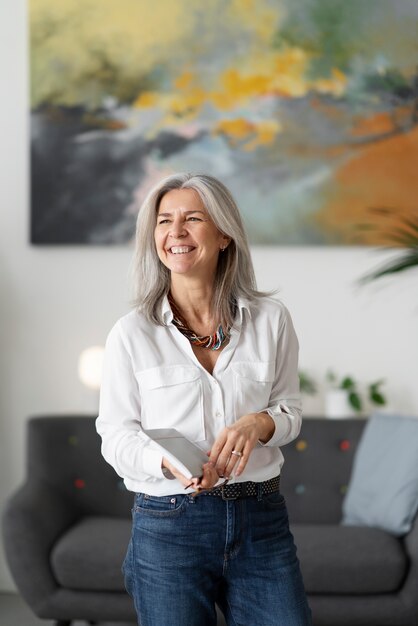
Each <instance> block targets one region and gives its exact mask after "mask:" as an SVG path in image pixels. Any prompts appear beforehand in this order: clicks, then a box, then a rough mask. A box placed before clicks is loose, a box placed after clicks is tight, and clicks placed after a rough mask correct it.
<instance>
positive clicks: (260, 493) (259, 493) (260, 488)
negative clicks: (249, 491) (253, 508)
mask: <svg viewBox="0 0 418 626" xmlns="http://www.w3.org/2000/svg"><path fill="white" fill-rule="evenodd" d="M262 499H263V485H262V484H261V483H258V485H257V500H258V501H259V502H260V500H262Z"/></svg>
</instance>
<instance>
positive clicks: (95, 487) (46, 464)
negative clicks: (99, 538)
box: [27, 415, 133, 517]
mask: <svg viewBox="0 0 418 626" xmlns="http://www.w3.org/2000/svg"><path fill="white" fill-rule="evenodd" d="M100 447H101V440H100V437H99V435H98V434H97V432H96V429H95V418H94V417H92V416H91V415H88V416H86V415H63V416H57V417H55V416H54V417H52V416H47V417H34V418H31V419H30V420H29V422H28V430H27V478H28V480H40V481H42V482H46V483H48V484H49V485H50V486H51V487H52V488H54V489H56V490H58V491H59V492H60V493H61V494H62V495H64V496H65V497H66V498H67V499H70V500H71V501H73V502H74V505H75V506H76V507H77V508H79V509H80V512H82V513H83V514H86V515H111V516H115V517H128V516H129V515H130V512H131V508H132V501H133V494H132V493H130V492H128V491H127V490H126V489H125V486H124V484H123V481H122V479H121V478H119V476H117V474H116V473H115V471H114V469H113V468H112V467H111V466H110V465H108V464H107V463H106V461H105V460H104V459H103V457H102V455H101V451H100Z"/></svg>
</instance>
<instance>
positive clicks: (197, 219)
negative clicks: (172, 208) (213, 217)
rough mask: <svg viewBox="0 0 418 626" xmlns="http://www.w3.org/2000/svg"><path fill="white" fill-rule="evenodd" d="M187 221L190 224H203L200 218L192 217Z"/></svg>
mask: <svg viewBox="0 0 418 626" xmlns="http://www.w3.org/2000/svg"><path fill="white" fill-rule="evenodd" d="M187 221H188V222H190V221H192V222H201V221H202V220H201V219H200V217H193V216H190V217H188V218H187Z"/></svg>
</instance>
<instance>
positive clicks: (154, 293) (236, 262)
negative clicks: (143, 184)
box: [132, 173, 267, 328]
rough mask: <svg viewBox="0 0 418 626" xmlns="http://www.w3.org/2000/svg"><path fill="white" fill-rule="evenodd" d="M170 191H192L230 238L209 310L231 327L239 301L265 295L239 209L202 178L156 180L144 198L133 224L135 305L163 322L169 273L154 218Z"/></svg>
mask: <svg viewBox="0 0 418 626" xmlns="http://www.w3.org/2000/svg"><path fill="white" fill-rule="evenodd" d="M174 189H193V190H194V191H196V192H197V193H198V194H199V196H200V199H201V201H202V203H203V205H204V207H205V209H206V210H207V212H208V215H209V217H210V218H211V220H212V221H213V223H214V224H215V226H216V227H217V228H218V229H219V230H220V231H221V233H222V234H223V235H225V236H227V237H229V238H230V239H231V242H230V243H229V245H228V246H227V248H226V249H225V251H224V252H221V253H220V254H219V258H218V266H217V270H216V274H215V283H214V290H213V296H212V309H213V311H216V312H217V317H218V318H219V321H220V323H221V324H222V325H223V326H224V328H228V327H229V326H231V325H232V323H233V311H234V307H235V303H236V301H237V299H238V298H239V297H244V298H247V299H249V300H254V299H255V298H258V297H260V296H264V295H267V294H266V293H263V292H260V291H258V290H257V287H256V280H255V274H254V268H253V264H252V260H251V255H250V250H249V247H248V241H247V236H246V234H245V230H244V225H243V223H242V219H241V215H240V212H239V209H238V207H237V205H236V203H235V201H234V199H233V197H232V195H231V193H230V192H229V191H228V189H227V188H226V187H225V185H223V183H221V182H220V181H219V180H217V179H216V178H213V177H212V176H207V175H205V174H183V173H180V174H173V175H172V176H168V177H167V178H164V179H163V180H161V181H160V182H159V183H158V184H157V185H156V186H155V187H153V189H151V191H150V192H149V193H148V196H147V197H146V198H145V200H144V202H143V203H142V206H141V208H140V210H139V213H138V219H137V224H136V242H135V254H134V259H133V267H132V270H133V279H134V302H133V304H134V306H135V307H136V308H137V309H138V310H140V311H141V312H142V313H143V314H144V315H145V316H146V317H147V319H149V320H150V321H152V322H154V323H155V324H163V323H164V322H163V319H162V315H161V303H162V300H163V298H164V296H165V295H166V294H168V292H169V290H170V271H169V270H168V269H167V268H166V267H165V265H164V264H163V263H162V262H161V261H160V259H159V257H158V255H157V250H156V246H155V242H154V230H155V225H156V222H157V214H158V209H159V206H160V202H161V199H162V198H163V196H164V195H165V194H166V193H168V192H169V191H172V190H174Z"/></svg>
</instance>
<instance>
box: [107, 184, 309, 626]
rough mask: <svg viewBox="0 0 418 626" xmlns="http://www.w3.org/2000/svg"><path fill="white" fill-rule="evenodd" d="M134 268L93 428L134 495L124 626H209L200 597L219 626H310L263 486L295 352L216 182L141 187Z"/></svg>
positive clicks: (297, 414)
mask: <svg viewBox="0 0 418 626" xmlns="http://www.w3.org/2000/svg"><path fill="white" fill-rule="evenodd" d="M135 270H136V272H135V276H134V278H135V286H136V295H137V300H136V306H135V310H134V311H132V312H131V313H129V314H128V315H125V316H124V317H123V318H122V319H121V320H119V322H118V323H117V324H116V325H115V326H114V328H113V329H112V330H111V332H110V334H109V337H108V340H107V343H106V357H105V365H104V373H103V380H102V388H101V403H100V415H99V417H98V419H97V430H98V432H99V434H100V435H101V437H102V440H103V445H102V451H103V455H104V457H105V459H106V460H107V461H108V462H109V463H110V464H111V465H113V467H114V468H115V470H116V471H117V472H118V474H119V475H120V476H122V477H123V478H124V481H125V484H126V487H127V488H128V489H129V490H131V491H133V492H135V493H136V498H135V504H134V508H133V528H132V536H131V541H130V544H129V547H128V551H127V555H126V558H125V561H124V565H123V570H124V573H125V584H126V588H127V590H128V591H129V593H130V594H131V595H132V597H133V599H134V602H135V607H136V610H137V613H138V623H140V624H141V626H155V625H156V624H168V623H169V624H171V625H172V626H183V625H184V624H187V625H188V626H215V624H216V611H215V601H216V602H217V603H218V604H219V606H220V607H221V608H222V610H223V611H224V613H225V617H226V621H227V624H228V626H231V625H232V624H234V625H235V624H248V623H251V624H252V626H273V624H274V625H275V624H277V623H283V624H286V626H310V624H311V617H310V610H309V607H308V604H307V601H306V596H305V591H304V587H303V581H302V576H301V573H300V569H299V562H298V559H297V556H296V548H295V545H294V543H293V537H292V535H291V534H290V532H289V525H288V519H287V510H286V504H285V501H284V498H283V496H281V494H280V490H279V486H280V471H281V467H282V465H283V460H284V459H283V455H282V453H281V450H280V446H282V445H284V444H286V443H288V442H289V441H292V440H293V439H295V437H297V435H298V434H299V430H300V425H301V410H300V396H299V377H298V367H297V362H298V341H297V338H296V335H295V331H294V329H293V325H292V321H291V318H290V315H289V312H288V311H287V309H286V307H285V306H284V305H283V304H282V303H281V302H279V301H277V300H273V299H272V298H270V297H267V295H266V294H263V293H261V292H259V291H257V289H256V284H255V278H254V272H253V267H252V262H251V257H250V253H249V249H248V243H247V239H246V236H245V232H244V229H243V226H242V221H241V217H240V213H239V210H238V208H237V206H236V204H235V202H234V199H233V198H232V196H231V194H230V193H229V191H228V190H227V189H226V187H225V186H224V185H223V184H222V183H221V182H220V181H218V180H216V179H215V178H212V177H210V176H206V175H201V174H199V175H193V174H175V175H173V176H170V177H168V178H166V179H164V180H162V181H161V182H160V183H159V184H158V185H157V186H156V187H154V189H152V190H151V191H150V193H149V194H148V196H147V198H146V199H145V201H144V203H143V205H142V207H141V209H140V212H139V215H138V220H137V239H136V252H135ZM164 428H175V429H176V430H177V431H179V432H180V433H181V434H182V435H184V436H185V437H186V438H187V439H189V440H191V441H192V442H193V443H194V444H195V445H197V446H198V447H200V448H201V449H202V450H203V451H204V452H206V453H207V458H208V462H207V463H203V465H202V467H201V471H200V475H198V476H195V477H193V478H190V479H189V478H188V477H186V476H185V475H183V474H182V472H181V471H179V469H178V467H176V466H175V465H173V464H172V463H171V462H170V461H169V459H167V458H166V457H165V456H164V452H161V449H160V448H159V447H156V445H155V442H154V441H153V440H151V439H150V437H149V436H148V434H147V429H164ZM227 483H228V484H227ZM209 496H210V497H209ZM231 520H233V523H231ZM237 546H239V549H237ZM231 557H233V558H231ZM266 571H267V572H268V577H267V578H266V576H265V573H266ZM180 599H181V600H180Z"/></svg>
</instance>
